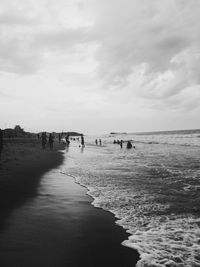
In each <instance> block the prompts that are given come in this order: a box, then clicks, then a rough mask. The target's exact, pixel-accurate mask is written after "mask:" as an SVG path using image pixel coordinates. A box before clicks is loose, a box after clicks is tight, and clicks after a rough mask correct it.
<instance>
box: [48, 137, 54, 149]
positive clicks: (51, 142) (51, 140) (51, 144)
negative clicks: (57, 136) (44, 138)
mask: <svg viewBox="0 0 200 267" xmlns="http://www.w3.org/2000/svg"><path fill="white" fill-rule="evenodd" d="M53 141H54V140H53V135H52V134H51V133H50V134H49V147H50V149H51V150H52V149H53Z"/></svg>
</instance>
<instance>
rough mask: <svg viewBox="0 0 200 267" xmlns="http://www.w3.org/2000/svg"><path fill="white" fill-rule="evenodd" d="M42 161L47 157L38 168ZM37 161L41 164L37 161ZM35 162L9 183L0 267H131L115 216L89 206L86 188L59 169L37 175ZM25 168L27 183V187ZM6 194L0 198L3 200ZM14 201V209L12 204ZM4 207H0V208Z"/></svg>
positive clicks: (1, 231) (130, 254) (0, 234)
mask: <svg viewBox="0 0 200 267" xmlns="http://www.w3.org/2000/svg"><path fill="white" fill-rule="evenodd" d="M46 153H49V152H45V154H46ZM53 154H54V153H53ZM49 157H50V158H49V160H48V162H49V161H50V162H51V163H53V164H52V167H56V165H57V166H58V165H59V164H60V163H61V162H62V160H63V156H62V154H60V153H59V152H58V153H57V152H55V155H54V156H52V155H49ZM45 159H46V156H44V159H43V160H44V162H43V164H45ZM56 159H57V160H56ZM40 160H41V161H40V162H42V157H41V158H40ZM51 160H52V161H51ZM34 162H35V163H34ZM36 162H38V161H37V160H36V161H32V163H34V164H33V166H34V168H32V167H31V169H30V165H31V163H30V161H29V164H30V165H29V164H28V163H27V164H25V166H26V168H25V169H23V168H22V165H20V166H21V167H20V168H19V169H18V174H17V176H15V179H16V178H17V179H18V180H20V178H21V177H22V176H23V175H22V174H24V175H25V176H26V178H25V177H24V178H22V181H21V182H20V183H19V184H17V185H16V183H17V182H15V183H14V185H15V186H14V187H13V188H12V187H11V184H9V187H8V188H9V190H11V191H12V190H13V191H14V194H13V196H14V197H13V198H12V201H10V202H9V203H10V204H9V205H8V204H5V207H4V208H5V210H7V212H9V216H7V218H6V219H5V220H4V227H1V228H0V266H3V267H7V266H8V267H14V266H20V267H25V266H29V267H40V266H41V267H51V266H52V267H55V266H56V267H64V266H69V267H82V266H87V267H100V266H105V267H129V266H130V267H131V266H132V267H133V266H135V263H136V262H137V260H138V253H137V252H135V251H134V250H132V249H129V248H126V247H124V246H122V245H121V242H122V241H124V240H125V239H127V237H128V234H127V233H126V232H125V231H124V230H123V229H122V228H121V227H120V226H118V225H116V224H115V218H114V216H113V215H112V214H111V213H109V212H106V211H103V210H102V209H97V208H94V207H93V206H92V205H91V201H92V199H91V197H90V196H88V195H86V189H85V188H83V187H81V186H80V185H78V184H76V183H75V182H74V179H73V178H71V177H69V176H66V175H63V174H62V173H61V171H60V168H56V169H54V170H52V171H49V172H48V173H46V174H45V175H43V176H42V177H41V174H42V171H43V172H46V170H47V168H46V169H45V168H43V169H41V168H37V167H36V166H37V164H36ZM35 164H36V165H35ZM45 166H46V167H47V165H45ZM22 169H23V171H22ZM30 170H32V173H31V174H29V175H30V176H29V177H32V178H31V180H32V182H31V183H29V185H26V179H27V175H28V173H29V172H30ZM33 170H34V171H33ZM39 170H40V171H39ZM10 179H11V178H10ZM33 180H34V182H33ZM10 181H11V180H10ZM24 183H25V186H24ZM1 185H2V183H1ZM16 188H17V189H16ZM1 190H2V189H1ZM11 191H9V192H11ZM6 192H8V191H4V194H3V196H4V197H5V198H6V199H7V200H8V199H9V197H8V196H7V195H6ZM18 193H20V195H21V194H22V196H23V197H21V196H18ZM15 199H16V200H17V203H18V205H15V204H14V202H15V201H14V200H15ZM1 201H3V198H2V196H1ZM4 203H5V202H4ZM19 203H20V204H19ZM3 206H4V205H3V203H1V210H3ZM5 221H6V223H5Z"/></svg>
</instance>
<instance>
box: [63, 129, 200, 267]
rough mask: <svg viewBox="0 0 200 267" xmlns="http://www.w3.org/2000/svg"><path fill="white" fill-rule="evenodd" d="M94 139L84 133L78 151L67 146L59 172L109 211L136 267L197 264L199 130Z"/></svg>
mask: <svg viewBox="0 0 200 267" xmlns="http://www.w3.org/2000/svg"><path fill="white" fill-rule="evenodd" d="M96 138H97V136H93V137H90V136H86V137H85V141H86V147H85V148H84V149H81V148H79V147H78V144H77V143H72V144H71V146H70V147H69V151H68V152H67V153H68V154H67V164H66V166H65V167H63V172H65V173H67V174H68V175H71V176H73V177H74V178H75V179H76V181H77V182H78V183H80V184H82V185H84V186H85V187H87V188H88V194H89V195H91V196H92V197H93V199H94V201H93V203H92V204H93V205H94V206H96V207H100V208H102V209H104V210H108V211H110V212H112V213H114V214H115V216H116V220H117V221H116V223H117V224H119V225H121V226H122V227H123V228H124V229H125V230H126V231H128V233H129V234H130V237H129V239H128V240H124V242H123V245H125V246H128V247H131V248H133V249H136V250H137V251H138V252H139V253H140V257H141V259H140V261H139V262H138V263H137V266H138V267H139V266H145V267H146V266H151V267H154V266H156V267H157V266H168V267H169V266H179V267H180V266H181V267H197V266H200V130H194V131H177V132H175V131H174V132H161V133H146V134H115V135H104V136H98V138H101V139H102V146H96V145H95V139H96ZM114 139H123V140H132V143H134V145H135V147H136V148H135V149H131V150H127V149H126V147H125V144H124V147H123V148H122V149H121V148H120V146H119V145H117V144H113V140H114ZM77 152H78V153H77Z"/></svg>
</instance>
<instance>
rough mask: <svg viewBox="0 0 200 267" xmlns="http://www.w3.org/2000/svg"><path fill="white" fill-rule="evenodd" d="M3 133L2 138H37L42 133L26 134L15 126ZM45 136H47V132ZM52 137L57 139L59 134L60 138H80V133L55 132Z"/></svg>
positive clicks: (19, 127) (18, 126)
mask: <svg viewBox="0 0 200 267" xmlns="http://www.w3.org/2000/svg"><path fill="white" fill-rule="evenodd" d="M2 132H3V137H4V138H15V137H29V138H31V137H36V136H38V134H39V136H41V134H42V132H40V133H30V132H26V131H25V130H24V129H23V128H22V127H21V126H20V125H16V126H15V127H14V128H13V129H12V128H7V129H4V130H2ZM47 134H49V133H48V132H47ZM52 134H53V136H55V137H58V135H59V134H61V136H66V135H68V136H80V135H81V134H80V133H77V132H60V133H57V132H53V133H52Z"/></svg>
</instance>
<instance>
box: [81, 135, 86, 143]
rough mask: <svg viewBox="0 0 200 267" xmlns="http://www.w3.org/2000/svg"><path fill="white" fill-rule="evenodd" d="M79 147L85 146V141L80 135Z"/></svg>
mask: <svg viewBox="0 0 200 267" xmlns="http://www.w3.org/2000/svg"><path fill="white" fill-rule="evenodd" d="M81 145H82V146H85V141H84V137H83V134H82V135H81Z"/></svg>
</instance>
